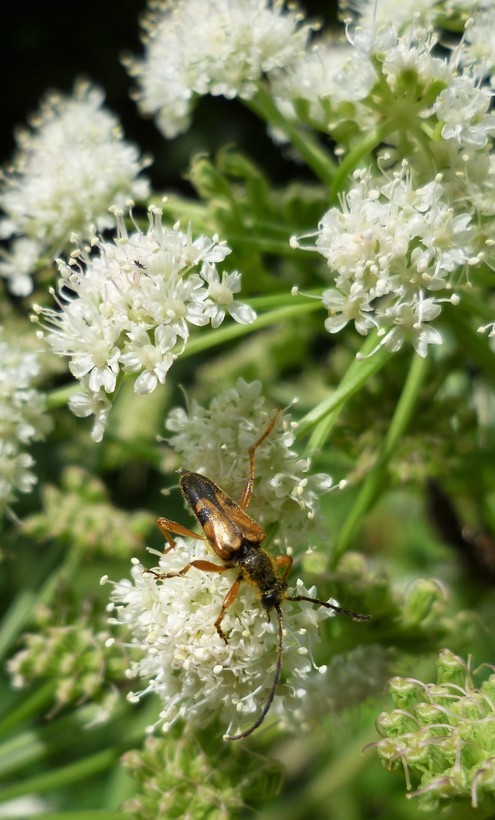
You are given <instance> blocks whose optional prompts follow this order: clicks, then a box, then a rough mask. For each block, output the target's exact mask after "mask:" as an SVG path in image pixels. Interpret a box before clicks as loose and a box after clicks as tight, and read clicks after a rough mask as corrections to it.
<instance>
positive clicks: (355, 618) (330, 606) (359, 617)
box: [285, 595, 371, 621]
mask: <svg viewBox="0 0 495 820" xmlns="http://www.w3.org/2000/svg"><path fill="white" fill-rule="evenodd" d="M285 600H286V601H309V603H310V604H319V606H325V607H326V608H327V609H333V611H334V612H337V613H338V614H339V615H347V617H348V618H352V620H353V621H369V619H370V618H371V615H360V614H359V612H352V610H350V609H344V608H343V607H341V606H337V604H331V603H329V601H320V600H319V598H307V597H306V595H294V597H293V598H289V596H286V597H285Z"/></svg>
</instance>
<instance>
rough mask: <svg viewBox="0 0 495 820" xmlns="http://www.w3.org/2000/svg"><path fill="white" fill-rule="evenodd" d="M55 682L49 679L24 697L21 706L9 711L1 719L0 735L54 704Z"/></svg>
mask: <svg viewBox="0 0 495 820" xmlns="http://www.w3.org/2000/svg"><path fill="white" fill-rule="evenodd" d="M54 690H55V683H53V681H48V683H45V684H44V685H43V686H40V687H39V688H38V689H36V690H35V691H34V692H33V693H32V694H31V695H29V696H28V697H24V699H23V700H22V701H21V703H20V704H19V706H17V707H15V708H14V709H12V710H11V711H9V713H8V715H7V716H6V717H4V718H3V720H1V721H0V737H3V736H4V735H6V734H8V732H10V730H11V729H13V728H14V727H17V726H20V725H21V724H22V723H24V721H25V720H27V718H29V717H31V716H32V715H39V714H40V713H43V712H44V711H45V710H46V709H48V708H49V707H51V706H52V705H53V692H54Z"/></svg>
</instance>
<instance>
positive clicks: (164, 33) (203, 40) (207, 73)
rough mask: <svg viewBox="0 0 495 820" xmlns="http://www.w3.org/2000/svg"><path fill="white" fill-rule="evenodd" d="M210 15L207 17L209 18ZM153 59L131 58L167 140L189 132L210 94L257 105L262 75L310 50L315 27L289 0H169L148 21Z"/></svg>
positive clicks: (142, 98) (145, 101)
mask: <svg viewBox="0 0 495 820" xmlns="http://www.w3.org/2000/svg"><path fill="white" fill-rule="evenodd" d="M205 11H206V13H205ZM143 25H144V29H145V32H146V37H145V45H146V56H145V59H144V60H138V59H132V58H128V59H127V67H128V70H129V73H130V74H131V76H133V77H135V78H136V79H137V81H138V84H139V91H138V92H137V93H136V98H137V101H138V103H139V106H140V108H141V110H142V111H143V112H144V113H146V114H151V115H152V116H156V120H157V125H158V127H159V128H160V130H161V131H162V133H163V134H164V135H165V136H166V137H169V138H171V137H175V136H177V135H178V134H180V133H182V132H184V131H186V130H187V128H188V127H189V124H190V121H191V116H192V109H193V106H194V103H195V100H196V99H197V98H198V97H200V96H203V95H205V94H212V95H222V96H224V97H228V98H233V97H237V96H239V97H242V98H244V99H250V98H251V97H253V95H254V94H255V92H256V88H257V84H258V82H259V81H260V79H261V78H262V77H263V75H266V74H268V75H269V74H271V73H273V72H275V71H277V70H279V69H282V68H284V67H285V66H287V65H289V64H290V63H291V62H292V61H293V60H294V59H295V58H296V57H298V56H299V55H300V54H301V53H302V52H303V51H304V48H305V45H306V41H307V38H308V34H309V32H310V30H311V27H310V26H309V25H307V24H306V25H305V24H302V15H301V14H300V13H299V12H297V11H295V10H294V9H293V8H291V7H290V6H288V7H286V4H285V2H284V0H275V2H271V1H270V0H209V2H208V6H207V9H205V3H204V0H179V2H176V0H173V2H170V0H165V1H164V2H158V3H155V4H154V7H153V8H152V10H151V11H150V12H149V13H148V16H147V17H146V18H145V20H144V24H143Z"/></svg>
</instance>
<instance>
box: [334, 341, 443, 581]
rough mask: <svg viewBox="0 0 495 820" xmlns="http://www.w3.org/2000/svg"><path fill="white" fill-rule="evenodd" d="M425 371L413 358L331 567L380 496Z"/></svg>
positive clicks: (421, 362) (423, 363)
mask: <svg viewBox="0 0 495 820" xmlns="http://www.w3.org/2000/svg"><path fill="white" fill-rule="evenodd" d="M427 369H428V361H427V359H423V358H421V357H420V356H418V355H417V354H415V355H414V356H413V359H412V361H411V366H410V368H409V372H408V375H407V379H406V382H405V385H404V388H403V390H402V394H401V396H400V399H399V402H398V404H397V407H396V409H395V413H394V415H393V418H392V420H391V422H390V427H389V429H388V432H387V435H386V437H385V441H384V444H383V447H382V449H381V451H380V454H379V456H378V459H377V461H376V464H375V466H374V468H373V470H372V471H371V472H370V473H369V475H368V477H367V478H366V480H365V482H364V484H363V486H362V487H361V490H360V492H359V493H358V496H357V498H356V500H355V502H354V504H353V506H352V508H351V510H350V512H349V514H348V516H347V518H346V520H345V522H344V524H343V526H342V529H341V531H340V533H339V537H338V539H337V542H336V544H335V546H334V549H333V553H332V562H333V564H334V566H335V565H336V564H337V563H338V561H339V558H340V556H341V555H342V553H343V552H345V550H346V549H347V548H348V547H349V544H350V543H351V541H352V540H353V538H354V536H355V535H356V533H357V532H358V531H359V529H360V527H361V525H362V522H363V519H364V517H365V515H366V514H367V513H368V512H369V510H370V509H371V507H372V506H373V504H374V503H375V501H376V500H377V498H378V497H379V495H380V492H381V490H382V487H383V484H384V482H385V480H386V477H387V468H388V463H389V461H390V458H391V456H392V454H393V453H394V451H395V449H396V448H397V446H398V444H399V442H400V440H401V438H402V436H403V435H404V432H405V430H406V428H407V426H408V424H409V422H410V420H411V416H412V414H413V412H414V409H415V407H416V403H417V400H418V397H419V394H420V391H421V387H422V384H423V381H424V378H425V375H426V372H427Z"/></svg>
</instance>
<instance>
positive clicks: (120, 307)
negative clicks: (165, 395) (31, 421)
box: [34, 207, 255, 439]
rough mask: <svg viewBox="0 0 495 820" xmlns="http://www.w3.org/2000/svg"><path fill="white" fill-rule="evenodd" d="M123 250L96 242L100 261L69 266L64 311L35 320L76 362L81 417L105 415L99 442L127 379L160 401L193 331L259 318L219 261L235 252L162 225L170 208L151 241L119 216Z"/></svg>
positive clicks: (61, 298) (157, 220)
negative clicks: (106, 399) (110, 400)
mask: <svg viewBox="0 0 495 820" xmlns="http://www.w3.org/2000/svg"><path fill="white" fill-rule="evenodd" d="M115 213H116V217H115V218H116V222H117V236H116V239H115V242H113V243H112V242H110V241H104V240H103V239H101V238H98V237H96V236H95V237H93V240H92V246H93V249H94V252H93V254H92V255H91V256H90V255H88V252H87V251H83V250H80V251H75V252H74V253H73V254H72V255H71V259H70V263H69V264H67V263H65V262H63V261H59V270H60V274H61V278H60V282H59V295H58V296H57V297H56V298H57V302H58V307H59V309H58V310H53V309H51V308H40V307H36V306H35V314H36V316H35V317H34V319H35V320H37V321H41V322H42V324H43V325H44V329H43V330H41V331H39V336H40V337H43V336H45V337H46V341H47V343H48V345H49V346H50V347H51V349H52V350H53V351H54V352H55V353H57V354H58V355H60V356H67V357H68V358H69V368H70V371H71V373H72V374H73V376H74V377H75V378H76V379H78V380H79V381H80V382H81V386H82V388H83V392H82V393H81V394H79V398H78V400H77V402H74V401H73V402H72V404H71V407H72V408H73V410H74V412H75V413H76V414H77V415H79V416H86V415H89V414H90V412H91V408H92V407H94V408H96V414H97V416H98V418H97V424H96V427H95V430H94V431H93V437H94V438H96V437H98V439H100V438H101V435H102V431H103V424H104V422H105V421H106V419H107V417H108V407H107V405H106V403H103V404H102V401H101V393H102V391H104V392H105V393H106V394H107V395H108V396H111V395H112V394H113V393H114V392H115V390H116V388H117V380H118V377H119V375H120V374H121V373H133V374H135V376H136V379H135V382H134V389H135V391H136V392H137V393H140V394H144V393H151V392H152V391H153V390H155V389H156V387H157V386H158V385H159V384H163V383H164V382H165V379H166V376H167V373H168V370H169V368H170V367H171V365H172V364H173V362H174V361H175V359H176V358H177V356H179V355H180V354H181V353H182V352H183V351H184V348H185V345H186V343H187V340H188V338H189V332H190V326H191V325H206V324H208V322H211V324H212V326H213V327H218V325H219V324H220V323H221V322H222V321H223V318H224V317H225V313H226V312H227V311H228V312H229V313H230V315H231V316H232V318H233V319H234V320H235V321H237V322H242V323H246V322H252V321H253V320H254V318H255V313H254V311H252V310H251V308H249V307H248V306H247V305H243V304H242V303H240V302H236V301H235V300H234V299H233V297H232V294H233V293H234V292H237V291H238V290H240V274H239V273H233V274H230V275H226V274H225V273H224V274H223V277H222V279H221V280H220V277H219V274H218V273H217V271H216V267H215V265H216V263H217V261H219V262H222V261H223V260H224V259H225V257H226V256H227V254H229V253H230V249H229V248H228V247H227V246H226V245H225V243H223V242H220V241H219V239H218V237H216V236H214V237H213V238H211V239H210V238H208V237H205V236H200V237H199V238H197V239H193V238H192V236H191V233H190V231H187V232H182V231H181V230H180V228H179V225H175V226H174V227H173V228H167V227H166V226H165V225H163V224H162V221H161V216H162V213H161V211H160V209H158V208H156V207H152V208H150V209H149V229H148V232H147V233H146V234H144V233H142V232H141V231H140V230H138V229H136V230H135V231H134V232H133V233H131V234H129V233H128V231H127V228H126V226H125V223H124V220H123V216H122V214H121V213H120V212H119V211H116V212H115Z"/></svg>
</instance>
